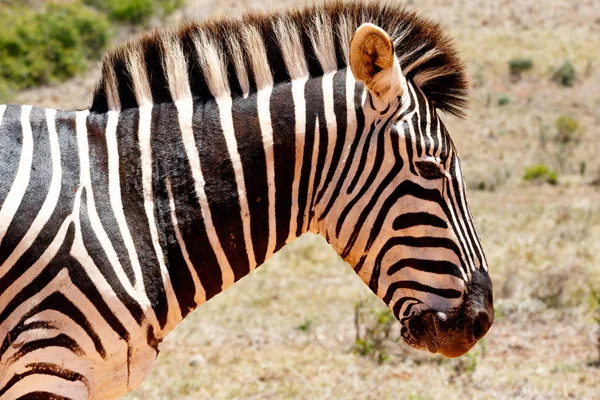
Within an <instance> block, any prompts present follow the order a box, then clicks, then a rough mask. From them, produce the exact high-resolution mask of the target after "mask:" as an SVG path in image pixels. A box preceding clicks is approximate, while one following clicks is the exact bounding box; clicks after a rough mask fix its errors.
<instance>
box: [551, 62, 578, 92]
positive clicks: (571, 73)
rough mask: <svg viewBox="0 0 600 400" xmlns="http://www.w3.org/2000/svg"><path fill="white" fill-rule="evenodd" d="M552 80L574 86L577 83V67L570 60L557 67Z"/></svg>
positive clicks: (563, 84)
mask: <svg viewBox="0 0 600 400" xmlns="http://www.w3.org/2000/svg"><path fill="white" fill-rule="evenodd" d="M552 80H553V81H554V82H556V83H558V84H559V85H562V86H573V84H574V83H575V67H574V66H573V64H571V63H570V62H568V61H565V63H564V64H563V65H561V66H560V68H559V69H557V70H556V71H555V72H554V74H553V75H552Z"/></svg>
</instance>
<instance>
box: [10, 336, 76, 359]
mask: <svg viewBox="0 0 600 400" xmlns="http://www.w3.org/2000/svg"><path fill="white" fill-rule="evenodd" d="M46 347H63V348H65V349H68V350H69V351H71V352H72V353H73V354H75V355H78V356H80V357H81V356H83V355H84V354H85V352H84V351H83V349H82V348H81V347H80V346H79V344H77V342H76V341H75V340H74V339H73V338H71V337H70V336H67V335H65V334H64V333H60V334H58V335H57V336H55V337H51V338H43V339H37V340H32V341H30V342H26V343H24V344H23V345H22V346H21V347H19V350H17V351H16V352H15V354H13V355H12V356H11V357H10V358H9V359H8V361H7V364H14V363H15V362H17V361H19V360H20V359H21V358H22V357H25V356H26V355H27V354H29V353H31V352H33V351H36V350H39V349H44V348H46Z"/></svg>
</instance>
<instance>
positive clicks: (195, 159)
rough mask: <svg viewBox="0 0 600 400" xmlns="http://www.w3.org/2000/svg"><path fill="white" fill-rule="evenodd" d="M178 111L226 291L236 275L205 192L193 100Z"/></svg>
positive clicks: (184, 142) (195, 182)
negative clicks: (194, 124) (194, 120)
mask: <svg viewBox="0 0 600 400" xmlns="http://www.w3.org/2000/svg"><path fill="white" fill-rule="evenodd" d="M175 105H176V107H177V111H178V113H179V126H180V128H181V135H182V138H183V146H184V147H185V153H186V156H187V159H188V161H189V163H190V169H191V170H192V177H193V178H194V189H195V191H196V196H197V198H198V203H199V204H200V210H201V211H202V218H203V219H204V226H205V228H206V235H207V236H208V241H209V242H210V245H211V246H212V248H213V251H214V253H215V256H216V257H217V261H218V262H219V267H220V268H221V276H222V279H223V285H222V290H225V289H226V288H228V287H229V286H231V284H232V283H233V282H234V275H233V270H232V269H231V266H230V265H229V261H228V260H227V256H226V255H225V252H224V251H223V247H221V243H220V242H219V237H218V236H217V231H216V230H215V226H214V224H213V221H212V216H211V213H210V208H209V206H208V199H207V198H206V193H205V192H204V185H205V184H206V183H205V182H204V176H203V175H202V168H201V166H200V154H199V153H198V148H197V147H196V140H195V138H194V131H193V129H192V117H193V112H194V110H193V103H192V99H191V98H189V99H185V100H182V101H178V102H176V103H175Z"/></svg>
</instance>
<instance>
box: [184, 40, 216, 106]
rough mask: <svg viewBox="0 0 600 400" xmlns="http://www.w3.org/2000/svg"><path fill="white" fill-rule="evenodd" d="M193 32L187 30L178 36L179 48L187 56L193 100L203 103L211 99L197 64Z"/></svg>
mask: <svg viewBox="0 0 600 400" xmlns="http://www.w3.org/2000/svg"><path fill="white" fill-rule="evenodd" d="M194 35H195V31H193V30H191V29H189V30H184V31H183V32H182V33H181V34H180V38H181V47H182V50H183V54H187V55H188V57H187V72H188V81H189V83H190V90H191V92H192V96H194V99H195V100H198V99H202V101H203V102H206V101H210V100H212V99H213V95H212V93H210V90H209V89H208V86H207V84H206V80H205V79H204V74H203V72H202V68H201V67H200V64H199V63H198V55H197V53H196V45H195V44H194Z"/></svg>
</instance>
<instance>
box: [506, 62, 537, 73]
mask: <svg viewBox="0 0 600 400" xmlns="http://www.w3.org/2000/svg"><path fill="white" fill-rule="evenodd" d="M508 68H509V71H510V74H511V75H512V76H521V73H523V72H525V71H529V70H530V69H531V68H533V61H531V59H529V58H515V59H512V60H510V61H509V62H508Z"/></svg>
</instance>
